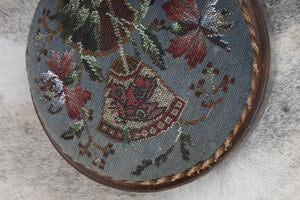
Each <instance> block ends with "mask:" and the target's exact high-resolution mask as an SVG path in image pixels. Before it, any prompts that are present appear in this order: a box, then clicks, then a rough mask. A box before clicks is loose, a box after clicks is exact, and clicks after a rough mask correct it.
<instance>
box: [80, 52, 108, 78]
mask: <svg viewBox="0 0 300 200" xmlns="http://www.w3.org/2000/svg"><path fill="white" fill-rule="evenodd" d="M81 59H82V61H83V64H84V68H85V70H86V71H87V72H88V73H89V76H90V79H91V80H92V81H99V82H100V83H102V82H103V81H104V76H103V70H102V67H101V66H100V65H98V64H97V60H96V58H95V57H93V56H88V55H85V56H83V55H82V56H81Z"/></svg>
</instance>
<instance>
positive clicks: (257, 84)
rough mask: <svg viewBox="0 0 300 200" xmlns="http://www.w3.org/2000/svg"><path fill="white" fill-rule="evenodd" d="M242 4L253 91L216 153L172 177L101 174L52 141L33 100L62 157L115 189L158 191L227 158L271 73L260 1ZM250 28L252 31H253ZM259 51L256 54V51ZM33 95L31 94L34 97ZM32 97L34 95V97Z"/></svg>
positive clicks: (257, 105) (252, 117) (245, 128)
mask: <svg viewBox="0 0 300 200" xmlns="http://www.w3.org/2000/svg"><path fill="white" fill-rule="evenodd" d="M239 3H240V7H241V9H242V10H243V11H244V15H245V20H246V22H248V23H247V24H248V28H249V30H250V35H251V40H252V41H254V43H253V44H252V47H253V51H254V57H256V59H254V65H253V76H252V84H251V91H250V94H249V98H248V101H247V104H246V106H245V109H244V111H243V114H242V117H241V119H240V120H239V122H238V123H237V125H236V126H235V127H234V129H233V131H232V132H231V133H230V134H229V136H228V138H227V140H226V141H225V143H224V144H223V145H222V146H221V147H220V148H219V149H218V150H217V152H216V153H215V154H214V155H213V156H212V157H211V158H209V159H208V160H206V161H204V162H200V163H198V164H197V165H195V166H194V167H192V168H190V169H188V170H186V171H185V172H183V173H180V174H175V175H172V176H167V177H162V178H158V179H155V180H149V181H126V180H119V179H115V178H112V177H109V176H106V175H103V174H100V173H97V172H95V171H94V170H91V169H89V168H87V167H86V166H84V165H82V164H81V163H79V162H78V161H76V160H74V159H73V158H72V157H70V156H69V155H68V154H67V153H66V152H64V151H63V150H62V149H61V148H60V147H59V145H58V144H57V143H56V142H55V141H54V140H53V138H52V137H51V135H50V133H49V132H48V131H47V129H46V125H45V123H44V121H43V120H42V118H41V117H40V115H39V112H38V110H37V107H36V105H35V103H34V100H33V104H34V108H35V110H36V113H37V115H38V118H39V120H40V122H41V124H42V126H43V128H44V131H45V132H46V134H47V136H48V138H49V140H50V141H51V143H52V144H53V146H54V147H55V148H56V149H57V151H58V152H59V153H60V154H61V155H62V157H63V158H64V159H65V160H66V161H67V162H69V163H70V164H71V165H72V166H73V167H74V168H76V169H77V170H78V171H80V172H81V173H82V174H84V175H86V176H87V177H89V178H91V179H93V180H95V181H97V182H99V183H101V184H103V185H106V186H110V187H113V188H116V189H120V190H124V191H132V192H133V191H134V192H157V191H162V190H167V189H171V188H174V187H178V186H181V185H183V184H186V183H189V182H191V181H193V180H194V179H196V178H199V177H201V176H202V175H204V174H206V173H207V172H208V171H210V170H211V169H212V168H214V167H215V166H216V165H217V164H219V163H220V162H221V161H222V160H224V159H225V158H227V157H228V156H229V155H230V154H232V152H233V151H234V150H235V149H236V148H237V146H238V145H239V144H240V143H241V141H242V139H243V138H244V137H245V136H246V134H247V133H248V132H249V130H250V128H251V126H252V125H253V122H254V120H255V119H256V118H257V116H258V110H259V108H260V107H261V105H262V102H263V99H264V97H265V91H266V87H267V82H268V76H269V68H270V67H269V64H270V47H269V40H268V32H267V28H266V26H265V23H264V19H263V16H262V15H261V12H260V9H259V6H258V3H257V1H256V0H239ZM247 20H248V21H247ZM251 30H252V31H253V33H252V34H251ZM256 53H257V54H256ZM255 65H256V66H255ZM26 68H28V47H27V50H26ZM31 97H32V96H31ZM32 99H33V97H32Z"/></svg>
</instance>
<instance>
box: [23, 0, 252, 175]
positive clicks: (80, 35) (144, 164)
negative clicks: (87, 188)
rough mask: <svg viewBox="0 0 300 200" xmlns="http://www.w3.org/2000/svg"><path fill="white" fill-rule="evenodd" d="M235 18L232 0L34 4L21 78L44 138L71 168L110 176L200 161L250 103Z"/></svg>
mask: <svg viewBox="0 0 300 200" xmlns="http://www.w3.org/2000/svg"><path fill="white" fill-rule="evenodd" d="M245 12H246V10H245V9H242V5H241V1H238V0H234V1H228V0H201V1H200V0H199V1H196V0H165V1H157V0H139V1H136V0H42V1H40V3H39V5H38V8H37V10H36V13H35V16H34V18H33V23H32V26H31V31H30V35H29V42H28V56H27V57H28V58H27V59H28V62H27V70H28V77H29V83H30V87H31V94H32V96H33V101H34V104H35V106H36V109H37V112H38V115H39V116H40V119H41V121H42V122H43V123H44V128H45V130H46V131H47V133H48V134H49V136H50V137H51V138H52V139H53V141H54V142H55V143H56V144H57V145H58V146H59V148H61V150H62V151H63V152H64V153H65V154H67V155H69V156H70V157H72V158H73V160H74V162H78V163H80V164H82V165H84V166H85V167H86V168H88V169H90V170H93V171H95V172H97V173H98V174H99V175H100V176H105V177H111V178H113V179H119V180H129V181H147V180H153V179H158V178H161V177H165V176H171V175H174V174H180V173H183V172H185V171H186V170H189V169H191V168H192V167H193V166H195V165H197V164H199V163H201V162H204V161H206V160H208V159H209V158H211V157H212V156H213V155H215V154H216V152H217V151H218V150H219V149H220V147H222V146H223V145H224V143H225V141H227V140H228V136H229V134H230V133H231V132H232V131H233V129H234V127H236V125H237V123H238V122H239V120H240V118H241V115H242V112H243V110H244V109H245V106H246V104H247V100H248V98H249V94H250V89H251V81H252V75H253V69H254V68H253V67H254V66H255V55H254V49H253V47H252V45H251V44H252V43H253V42H255V41H253V37H252V40H251V37H250V33H249V27H251V24H249V23H250V22H249V19H248V22H247V20H246V18H245V16H246V15H247V13H245ZM49 162H50V161H49Z"/></svg>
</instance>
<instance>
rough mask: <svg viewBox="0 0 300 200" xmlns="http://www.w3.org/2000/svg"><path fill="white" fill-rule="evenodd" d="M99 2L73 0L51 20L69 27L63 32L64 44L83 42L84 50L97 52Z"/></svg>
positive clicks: (51, 17)
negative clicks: (70, 41)
mask: <svg viewBox="0 0 300 200" xmlns="http://www.w3.org/2000/svg"><path fill="white" fill-rule="evenodd" d="M97 3H99V2H98V1H93V0H88V1H82V0H73V1H70V2H68V3H66V4H65V5H64V7H63V8H62V9H60V10H58V11H57V13H56V14H54V15H52V16H50V17H49V19H50V20H55V21H57V22H61V23H62V24H63V27H67V28H65V29H64V31H63V32H62V39H63V40H64V42H67V41H68V40H70V39H71V40H72V41H73V42H74V43H77V42H82V45H83V47H84V48H87V49H90V50H93V51H96V50H98V46H99V36H100V17H99V14H98V11H97V10H96V9H97V7H98V6H99V5H100V4H99V5H97V6H96V4H97Z"/></svg>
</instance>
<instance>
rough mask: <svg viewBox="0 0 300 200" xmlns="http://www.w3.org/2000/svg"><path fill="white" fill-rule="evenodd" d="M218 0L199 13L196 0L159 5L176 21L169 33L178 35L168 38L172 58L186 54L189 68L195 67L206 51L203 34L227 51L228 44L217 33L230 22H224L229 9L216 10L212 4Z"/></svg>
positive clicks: (226, 29)
mask: <svg viewBox="0 0 300 200" xmlns="http://www.w3.org/2000/svg"><path fill="white" fill-rule="evenodd" d="M217 2H218V0H213V1H208V3H207V4H206V5H205V7H204V9H203V12H201V13H200V12H199V7H198V4H197V0H182V1H179V0H172V1H170V2H168V3H165V4H163V5H162V8H163V10H165V11H166V13H167V17H168V18H169V19H171V20H174V21H177V22H178V23H175V24H173V25H172V32H174V33H177V35H180V36H179V37H177V38H175V39H172V40H170V42H171V45H170V47H169V48H168V49H167V50H166V51H167V52H169V53H170V54H173V57H174V58H178V57H181V56H182V55H183V54H185V53H186V52H187V53H186V55H185V57H184V58H185V59H188V65H189V66H190V68H195V67H196V65H197V64H198V63H200V64H201V63H202V62H203V60H204V58H205V56H206V54H207V51H206V50H207V47H206V44H205V41H204V39H205V36H206V37H207V38H208V39H209V40H211V41H212V42H213V43H215V44H216V45H218V46H220V47H222V48H225V49H227V50H228V51H230V47H229V43H228V42H226V41H225V40H224V39H223V37H224V35H222V34H220V32H221V31H222V30H225V31H228V30H229V29H230V28H231V26H232V23H230V22H226V21H225V18H224V17H225V16H227V15H229V14H230V12H229V11H228V10H226V9H222V10H221V11H218V10H216V9H215V5H216V4H217Z"/></svg>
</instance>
